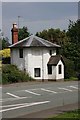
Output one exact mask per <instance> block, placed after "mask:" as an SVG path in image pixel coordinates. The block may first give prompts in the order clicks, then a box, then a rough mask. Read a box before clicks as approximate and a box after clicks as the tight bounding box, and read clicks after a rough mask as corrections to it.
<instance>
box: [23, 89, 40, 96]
mask: <svg viewBox="0 0 80 120" xmlns="http://www.w3.org/2000/svg"><path fill="white" fill-rule="evenodd" d="M24 91H25V92H28V93H31V94H33V95H41V94H38V93H35V92H32V91H29V90H24Z"/></svg>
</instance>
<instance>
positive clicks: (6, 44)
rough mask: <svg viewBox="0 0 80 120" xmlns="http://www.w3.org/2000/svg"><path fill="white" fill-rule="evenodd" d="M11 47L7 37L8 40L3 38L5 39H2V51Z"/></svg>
mask: <svg viewBox="0 0 80 120" xmlns="http://www.w3.org/2000/svg"><path fill="white" fill-rule="evenodd" d="M9 45H10V43H9V39H8V38H7V37H6V38H3V39H2V49H5V48H7V47H8V46H9Z"/></svg>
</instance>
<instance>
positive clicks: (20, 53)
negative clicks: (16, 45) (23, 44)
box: [19, 48, 23, 58]
mask: <svg viewBox="0 0 80 120" xmlns="http://www.w3.org/2000/svg"><path fill="white" fill-rule="evenodd" d="M19 58H23V48H20V49H19Z"/></svg>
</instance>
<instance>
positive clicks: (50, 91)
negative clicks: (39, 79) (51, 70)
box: [41, 88, 57, 93]
mask: <svg viewBox="0 0 80 120" xmlns="http://www.w3.org/2000/svg"><path fill="white" fill-rule="evenodd" d="M41 90H43V91H46V92H50V93H57V92H55V91H52V90H48V89H44V88H41Z"/></svg>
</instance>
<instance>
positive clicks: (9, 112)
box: [0, 81, 79, 118]
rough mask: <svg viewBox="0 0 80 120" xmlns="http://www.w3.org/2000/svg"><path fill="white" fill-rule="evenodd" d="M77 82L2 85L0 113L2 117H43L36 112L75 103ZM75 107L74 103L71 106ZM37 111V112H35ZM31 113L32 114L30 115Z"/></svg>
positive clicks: (76, 99)
mask: <svg viewBox="0 0 80 120" xmlns="http://www.w3.org/2000/svg"><path fill="white" fill-rule="evenodd" d="M0 89H1V87H0ZM78 94H79V82H77V81H72V82H32V83H19V84H13V85H6V86H3V87H2V98H1V99H0V103H2V106H1V104H0V113H2V118H22V117H23V118H32V117H34V118H36V116H35V115H37V118H38V117H40V118H43V117H45V116H44V115H43V114H42V115H41V116H40V115H39V114H38V113H39V112H41V111H46V110H47V115H48V113H49V115H51V114H50V112H49V111H50V110H51V109H54V108H58V107H59V108H60V107H64V106H66V105H68V106H69V104H70V105H71V104H75V103H76V104H77V105H76V106H77V108H78V102H79V99H78ZM68 108H69V107H68ZM73 109H75V105H74V107H73ZM36 113H37V114H36ZM31 115H32V116H31Z"/></svg>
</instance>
